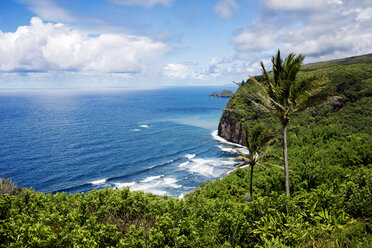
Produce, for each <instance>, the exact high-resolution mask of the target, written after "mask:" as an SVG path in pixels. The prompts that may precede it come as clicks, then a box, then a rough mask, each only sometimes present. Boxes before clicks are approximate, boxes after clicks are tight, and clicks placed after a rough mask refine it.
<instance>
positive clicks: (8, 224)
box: [0, 55, 372, 247]
mask: <svg viewBox="0 0 372 248" xmlns="http://www.w3.org/2000/svg"><path fill="white" fill-rule="evenodd" d="M313 73H316V74H322V75H324V76H326V77H328V78H329V79H330V89H329V90H330V91H332V92H333V93H337V94H339V95H342V96H343V100H342V101H341V102H339V104H337V105H332V106H328V107H325V108H321V109H315V110H312V111H309V112H306V113H303V114H301V115H298V116H295V117H294V118H293V119H292V120H291V123H290V125H289V130H288V138H289V141H288V150H289V151H288V153H289V160H290V161H289V162H290V176H291V190H292V195H291V196H290V197H287V196H285V195H284V172H283V170H282V169H281V168H280V165H281V164H282V150H281V146H280V144H281V140H280V135H278V138H277V140H276V142H275V143H273V144H272V145H271V146H270V147H269V148H268V153H267V156H266V157H264V158H263V159H262V164H263V165H264V166H263V167H257V168H255V170H256V171H255V177H254V192H256V194H255V195H254V196H253V198H254V200H253V201H251V202H248V201H247V200H246V199H247V192H249V173H250V172H249V170H248V168H247V169H238V170H236V171H235V172H233V173H231V174H230V175H228V176H226V177H224V178H222V179H219V180H216V181H214V182H205V183H203V184H202V185H201V187H200V188H199V189H197V190H195V191H194V192H192V193H189V194H188V195H186V197H185V198H184V199H174V198H169V197H163V198H162V197H157V196H154V195H152V194H144V193H143V192H130V191H129V189H128V188H126V189H124V190H113V189H105V190H93V191H90V192H88V193H86V194H70V195H67V194H66V193H57V194H54V195H52V194H43V193H39V192H35V191H33V190H31V189H24V190H23V191H22V192H21V193H19V192H18V190H11V191H9V192H10V193H11V192H17V194H15V195H12V194H6V192H5V194H4V191H3V190H0V192H2V195H1V196H0V247H369V246H370V245H371V243H372V234H371V230H372V222H371V217H372V168H371V157H372V156H371V155H372V154H371V153H372V149H371V148H372V147H371V146H372V129H371V115H372V100H371V94H372V55H365V56H360V57H355V58H347V59H344V60H336V61H331V62H322V63H317V64H310V65H305V66H304V68H303V70H302V72H301V74H300V76H306V75H310V74H313ZM257 79H260V76H257ZM254 87H255V86H254V85H253V84H252V83H251V82H250V81H249V80H248V81H245V82H243V83H242V86H241V87H240V88H239V89H238V91H237V93H236V94H235V95H234V96H233V97H232V98H231V99H230V101H229V103H228V106H227V107H226V111H224V113H223V116H222V117H221V121H229V122H231V123H232V124H234V123H235V124H239V123H247V124H248V125H249V126H253V125H254V124H255V123H259V122H264V123H265V124H267V125H268V126H270V127H272V128H273V129H274V130H277V129H278V125H279V123H278V121H277V120H276V119H274V118H272V117H270V116H267V115H265V114H262V113H259V112H257V111H256V110H255V109H253V107H252V106H250V105H249V102H247V101H246V97H245V90H247V89H254ZM276 165H279V166H276ZM0 186H1V187H2V184H1V185H0ZM7 187H8V188H12V187H9V185H8V186H7Z"/></svg>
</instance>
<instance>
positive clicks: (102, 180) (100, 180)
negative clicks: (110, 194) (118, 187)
mask: <svg viewBox="0 0 372 248" xmlns="http://www.w3.org/2000/svg"><path fill="white" fill-rule="evenodd" d="M106 180H107V178H104V179H99V180H96V181H92V182H90V184H93V185H99V184H103V183H105V182H106Z"/></svg>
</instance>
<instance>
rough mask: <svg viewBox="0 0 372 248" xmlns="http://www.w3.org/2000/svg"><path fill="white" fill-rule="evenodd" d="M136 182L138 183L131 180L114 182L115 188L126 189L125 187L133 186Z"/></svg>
mask: <svg viewBox="0 0 372 248" xmlns="http://www.w3.org/2000/svg"><path fill="white" fill-rule="evenodd" d="M135 184H136V183H135V182H130V183H114V185H115V188H118V189H124V188H125V187H129V188H131V187H132V186H134V185H135Z"/></svg>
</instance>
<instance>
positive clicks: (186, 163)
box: [178, 161, 190, 167]
mask: <svg viewBox="0 0 372 248" xmlns="http://www.w3.org/2000/svg"><path fill="white" fill-rule="evenodd" d="M189 163H190V161H186V162H184V163H182V164H180V165H179V166H178V167H184V166H186V165H188V164H189Z"/></svg>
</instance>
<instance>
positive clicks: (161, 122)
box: [0, 87, 237, 197]
mask: <svg viewBox="0 0 372 248" xmlns="http://www.w3.org/2000/svg"><path fill="white" fill-rule="evenodd" d="M221 89H222V88H218V87H184V88H162V89H152V90H120V89H108V90H40V91H2V92H0V174H1V175H0V176H4V177H6V178H11V179H12V180H13V181H14V182H16V183H17V184H18V185H19V186H21V187H32V188H34V189H35V190H37V191H41V192H45V193H50V192H58V191H66V192H71V193H76V192H86V191H89V190H92V189H94V188H97V189H100V188H104V187H110V188H124V187H126V186H129V187H130V189H131V190H144V191H145V192H151V193H154V194H156V195H164V194H167V195H168V196H174V197H179V196H182V195H183V194H185V193H186V192H189V191H192V190H193V189H194V188H196V187H198V186H199V185H200V182H201V181H206V180H214V179H216V178H219V177H221V176H223V175H224V174H225V173H226V172H228V171H229V170H231V168H232V167H233V166H234V165H235V164H236V163H237V162H236V161H234V160H233V159H229V157H231V152H232V151H233V149H232V148H231V147H230V146H229V145H227V144H224V143H221V141H219V140H218V138H216V130H217V126H218V122H219V118H220V116H221V114H222V110H223V108H224V107H225V106H226V103H227V101H228V99H223V98H212V97H209V94H211V93H212V92H213V91H220V90H221Z"/></svg>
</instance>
